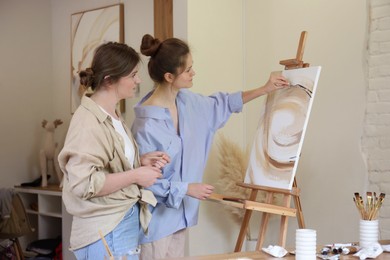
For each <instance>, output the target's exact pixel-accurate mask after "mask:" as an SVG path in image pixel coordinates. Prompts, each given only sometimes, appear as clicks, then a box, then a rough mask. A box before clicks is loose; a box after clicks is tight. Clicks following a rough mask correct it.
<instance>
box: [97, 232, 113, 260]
mask: <svg viewBox="0 0 390 260" xmlns="http://www.w3.org/2000/svg"><path fill="white" fill-rule="evenodd" d="M99 235H100V238H101V239H102V241H103V244H104V247H105V248H106V251H107V254H108V257H109V260H113V259H114V256H113V255H112V253H111V250H110V247H109V246H108V244H107V241H106V239H105V238H104V236H103V233H102V231H101V230H99Z"/></svg>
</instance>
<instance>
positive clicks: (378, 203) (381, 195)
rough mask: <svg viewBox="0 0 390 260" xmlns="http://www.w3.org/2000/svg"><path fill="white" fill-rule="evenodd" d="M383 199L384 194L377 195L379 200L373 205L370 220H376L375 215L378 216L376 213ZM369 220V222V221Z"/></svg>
mask: <svg viewBox="0 0 390 260" xmlns="http://www.w3.org/2000/svg"><path fill="white" fill-rule="evenodd" d="M384 199H385V194H384V193H381V194H380V195H379V199H378V200H377V202H376V204H375V209H374V212H373V214H372V218H371V219H376V218H377V215H378V211H379V209H380V207H381V206H382V203H383V200H384ZM371 219H370V220H371Z"/></svg>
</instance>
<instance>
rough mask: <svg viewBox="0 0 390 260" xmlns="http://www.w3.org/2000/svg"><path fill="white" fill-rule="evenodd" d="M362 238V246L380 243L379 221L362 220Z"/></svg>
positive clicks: (360, 228)
mask: <svg viewBox="0 0 390 260" xmlns="http://www.w3.org/2000/svg"><path fill="white" fill-rule="evenodd" d="M359 231H360V240H359V245H360V246H361V247H370V246H371V245H372V244H375V243H378V237H379V221H378V220H377V219H375V220H363V219H361V220H360V226H359Z"/></svg>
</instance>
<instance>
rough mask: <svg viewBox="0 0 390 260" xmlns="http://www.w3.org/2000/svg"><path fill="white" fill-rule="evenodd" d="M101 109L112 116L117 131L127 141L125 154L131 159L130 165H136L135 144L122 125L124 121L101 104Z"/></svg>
mask: <svg viewBox="0 0 390 260" xmlns="http://www.w3.org/2000/svg"><path fill="white" fill-rule="evenodd" d="M99 107H100V109H101V110H102V111H103V112H104V113H106V114H107V115H108V116H109V117H111V120H112V123H113V125H114V128H115V131H116V132H117V133H118V134H120V135H121V136H122V138H123V140H124V142H125V156H126V158H127V160H128V161H129V163H130V165H131V166H132V167H134V158H135V150H134V144H133V142H132V141H131V140H130V138H129V136H128V135H127V133H126V131H125V128H124V127H123V125H122V122H121V121H120V120H118V119H115V118H113V117H112V116H111V115H110V114H109V113H107V112H106V110H104V109H103V108H102V107H101V106H99Z"/></svg>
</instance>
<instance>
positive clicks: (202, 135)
mask: <svg viewBox="0 0 390 260" xmlns="http://www.w3.org/2000/svg"><path fill="white" fill-rule="evenodd" d="M151 94H152V92H150V93H149V94H147V95H146V96H145V97H144V98H143V99H142V100H141V101H140V102H139V103H138V104H137V105H136V106H135V108H134V110H135V117H136V118H135V120H134V123H133V126H132V132H133V135H134V137H135V139H136V141H137V143H138V145H139V150H140V154H144V153H147V152H152V151H165V152H166V153H168V154H169V156H170V158H171V162H170V163H169V164H167V165H166V166H165V167H164V169H163V178H162V179H159V180H158V181H157V182H156V183H155V184H154V185H153V186H151V187H149V189H150V190H152V191H153V193H154V194H155V196H156V198H157V200H158V203H157V206H156V207H155V208H153V209H151V210H152V220H151V222H150V224H149V234H148V235H145V234H143V233H141V238H140V243H141V244H143V243H150V242H153V241H156V240H159V239H161V238H164V237H166V236H169V235H171V234H173V233H175V232H176V231H178V230H180V229H183V228H187V227H191V226H194V225H196V224H197V221H198V211H199V200H198V199H195V198H192V197H190V196H187V195H186V193H187V187H188V184H189V183H201V182H202V178H203V171H204V168H205V166H206V162H207V157H208V154H209V150H210V147H211V145H212V141H213V137H214V134H215V132H216V131H217V130H218V128H221V127H222V126H224V124H225V123H226V121H227V120H228V119H229V117H230V115H231V114H232V113H233V112H241V110H242V106H243V103H242V93H241V92H236V93H233V94H227V93H220V92H219V93H216V94H214V95H212V96H203V95H199V94H195V93H192V92H191V91H189V90H187V89H181V90H180V91H179V93H178V95H177V97H176V105H177V110H178V118H179V134H178V133H177V131H176V129H175V127H174V125H173V121H172V117H171V114H170V112H169V110H168V109H167V108H162V107H157V106H142V103H143V102H144V101H145V100H146V99H147V98H149V97H150V95H151Z"/></svg>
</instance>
